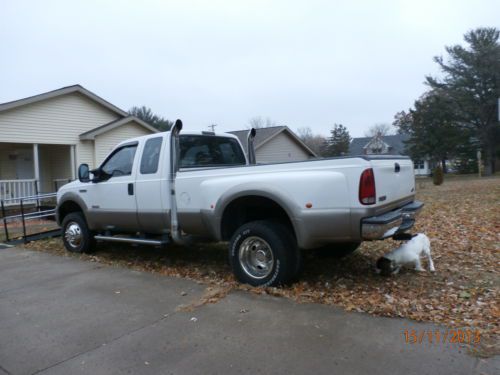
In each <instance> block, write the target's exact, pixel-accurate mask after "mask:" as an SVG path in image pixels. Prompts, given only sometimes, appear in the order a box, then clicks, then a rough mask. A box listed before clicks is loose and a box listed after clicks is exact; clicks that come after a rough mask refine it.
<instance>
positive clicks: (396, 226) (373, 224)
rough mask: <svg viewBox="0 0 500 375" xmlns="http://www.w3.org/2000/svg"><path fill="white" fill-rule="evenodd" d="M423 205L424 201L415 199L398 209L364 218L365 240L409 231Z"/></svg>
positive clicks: (362, 229) (362, 224)
mask: <svg viewBox="0 0 500 375" xmlns="http://www.w3.org/2000/svg"><path fill="white" fill-rule="evenodd" d="M423 206H424V204H423V203H422V202H419V201H414V202H412V203H408V204H407V205H405V206H403V207H401V208H399V209H397V210H394V211H389V212H386V213H385V214H382V215H378V216H372V217H367V218H364V219H363V220H362V221H361V237H362V238H363V240H381V239H384V238H388V237H392V236H394V235H395V234H397V233H402V232H404V231H407V230H409V229H411V228H412V227H413V224H414V223H415V217H416V216H417V215H418V213H419V212H420V210H421V209H422V207H423Z"/></svg>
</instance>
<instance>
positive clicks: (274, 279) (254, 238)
mask: <svg viewBox="0 0 500 375" xmlns="http://www.w3.org/2000/svg"><path fill="white" fill-rule="evenodd" d="M300 256H301V255H300V251H299V249H298V247H297V243H296V241H295V238H294V236H293V235H292V233H291V232H290V230H289V229H288V228H287V227H286V226H284V225H283V224H281V223H278V222H273V221H264V220H263V221H253V222H250V223H247V224H244V225H242V226H241V227H240V228H238V229H237V230H236V232H235V233H234V235H233V237H232V238H231V241H230V243H229V261H230V263H231V268H232V270H233V273H234V275H235V276H236V278H237V279H238V281H240V282H242V283H245V284H250V285H252V286H263V287H266V286H278V285H283V284H287V283H289V282H291V281H292V280H293V279H294V278H295V277H296V276H297V273H298V271H299V269H300V263H301V262H300V261H301V258H300Z"/></svg>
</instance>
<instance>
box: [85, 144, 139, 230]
mask: <svg viewBox="0 0 500 375" xmlns="http://www.w3.org/2000/svg"><path fill="white" fill-rule="evenodd" d="M137 146H138V142H134V143H131V144H125V145H123V146H121V147H119V148H117V149H116V150H114V151H113V153H111V154H110V155H109V156H108V157H107V158H106V160H105V161H104V163H103V164H102V165H101V169H102V170H103V171H104V172H105V173H106V174H107V175H109V176H111V177H109V179H107V180H105V181H100V182H97V183H94V184H90V185H89V186H88V188H87V190H88V193H87V194H88V197H89V198H88V203H89V206H90V207H89V209H90V210H91V211H92V213H91V216H92V218H93V219H94V220H95V226H96V227H97V228H100V229H111V230H116V231H120V230H123V231H137V227H138V222H137V203H136V199H135V186H134V185H135V184H134V180H135V174H136V173H135V172H136V171H135V170H136V169H137V161H135V162H134V160H138V157H137V155H136V151H137Z"/></svg>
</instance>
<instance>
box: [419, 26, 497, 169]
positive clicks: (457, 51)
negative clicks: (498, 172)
mask: <svg viewBox="0 0 500 375" xmlns="http://www.w3.org/2000/svg"><path fill="white" fill-rule="evenodd" d="M499 37H500V31H499V30H498V29H496V28H478V29H476V30H472V31H469V32H468V33H466V34H465V36H464V39H465V42H466V43H467V44H468V46H467V47H463V46H460V45H455V46H451V47H446V52H447V53H448V55H449V56H448V60H447V61H445V60H444V59H443V58H442V57H436V58H435V59H434V60H435V61H436V62H437V63H438V64H439V66H440V68H441V70H442V72H443V73H444V77H443V78H442V79H437V78H433V77H427V84H428V85H429V86H430V87H431V88H432V89H433V90H440V91H441V92H443V93H445V95H446V96H447V97H449V98H450V99H451V100H452V101H453V103H454V104H455V115H456V116H457V120H458V122H459V123H460V126H461V128H463V129H466V130H468V131H471V132H472V134H473V138H474V139H476V140H477V143H478V144H477V147H478V148H481V149H482V150H483V155H484V158H485V162H486V165H485V166H486V170H485V172H486V173H488V174H489V173H492V171H494V168H495V158H496V156H497V152H498V151H499V150H500V123H499V121H498V99H499V98H500V43H499Z"/></svg>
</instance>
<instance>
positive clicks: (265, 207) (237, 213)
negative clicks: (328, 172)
mask: <svg viewBox="0 0 500 375" xmlns="http://www.w3.org/2000/svg"><path fill="white" fill-rule="evenodd" d="M269 219H272V220H275V221H279V222H280V223H282V224H284V225H285V226H287V227H288V228H289V229H290V232H291V233H292V234H293V235H295V232H294V229H293V225H292V222H291V220H290V218H289V217H288V214H287V212H286V211H285V210H284V209H283V207H281V206H280V205H279V204H278V203H276V202H275V201H273V200H272V199H269V198H265V197H261V196H256V195H252V196H246V197H241V198H237V199H235V200H234V201H232V202H231V203H230V204H229V205H228V206H227V207H226V208H225V209H224V213H223V214H222V221H221V236H222V239H223V240H229V239H230V238H231V236H232V235H233V233H234V232H235V231H236V229H238V228H239V227H241V226H242V225H243V224H246V223H249V222H251V221H255V220H269Z"/></svg>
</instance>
